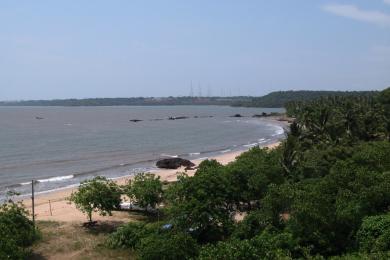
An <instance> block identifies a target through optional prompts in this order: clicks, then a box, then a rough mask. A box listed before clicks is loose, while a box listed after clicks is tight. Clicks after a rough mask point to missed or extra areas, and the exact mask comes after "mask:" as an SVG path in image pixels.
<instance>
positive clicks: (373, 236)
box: [357, 214, 390, 252]
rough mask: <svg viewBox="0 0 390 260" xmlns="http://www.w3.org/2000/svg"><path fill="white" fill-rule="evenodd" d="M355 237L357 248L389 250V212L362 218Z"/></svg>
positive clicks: (364, 250) (374, 250) (367, 250)
mask: <svg viewBox="0 0 390 260" xmlns="http://www.w3.org/2000/svg"><path fill="white" fill-rule="evenodd" d="M357 238H358V242H359V248H360V250H361V251H363V252H386V251H389V250H390V214H386V215H378V216H370V217H366V218H364V219H363V223H362V225H361V227H360V229H359V231H358V233H357Z"/></svg>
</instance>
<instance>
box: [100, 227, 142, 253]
mask: <svg viewBox="0 0 390 260" xmlns="http://www.w3.org/2000/svg"><path fill="white" fill-rule="evenodd" d="M146 233H148V232H147V230H146V226H145V224H143V223H128V224H125V225H123V226H120V227H119V228H118V229H117V230H116V231H115V232H114V233H112V234H111V235H110V236H109V238H108V241H107V244H108V246H109V247H111V248H130V249H134V248H135V247H136V246H137V245H138V243H139V241H140V240H141V238H142V237H143V236H145V234H146Z"/></svg>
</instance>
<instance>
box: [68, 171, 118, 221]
mask: <svg viewBox="0 0 390 260" xmlns="http://www.w3.org/2000/svg"><path fill="white" fill-rule="evenodd" d="M121 193H122V192H121V190H120V189H119V187H118V185H116V184H115V183H114V182H113V181H110V180H108V179H106V178H104V177H95V178H94V179H92V180H86V181H83V182H82V183H81V184H80V186H79V188H78V190H77V191H75V192H73V193H72V194H71V196H70V198H69V201H70V202H73V203H74V204H75V205H76V207H77V208H78V209H80V210H81V211H82V212H84V213H86V214H87V217H88V220H89V222H92V213H93V212H99V213H100V215H102V216H105V215H111V211H113V210H115V209H118V208H119V205H120V203H121Z"/></svg>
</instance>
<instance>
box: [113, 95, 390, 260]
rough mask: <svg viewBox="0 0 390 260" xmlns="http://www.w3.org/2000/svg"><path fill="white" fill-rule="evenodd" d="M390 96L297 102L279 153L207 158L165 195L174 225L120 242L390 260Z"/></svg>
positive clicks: (211, 255) (234, 253)
mask: <svg viewBox="0 0 390 260" xmlns="http://www.w3.org/2000/svg"><path fill="white" fill-rule="evenodd" d="M389 96H390V95H389V89H387V90H385V91H383V92H381V93H379V95H378V96H376V97H373V96H367V95H366V94H363V95H362V96H354V95H353V96H337V97H327V98H320V99H318V100H314V101H308V102H294V103H291V104H290V105H289V106H288V107H287V111H288V113H289V114H290V115H291V116H294V117H295V118H296V120H295V122H294V123H292V124H291V126H290V131H289V133H288V134H287V138H286V140H285V141H284V142H283V143H282V145H281V146H280V147H279V148H277V149H273V150H268V149H261V148H258V147H256V148H253V149H251V150H250V151H248V152H246V153H244V154H242V155H241V156H239V157H238V158H237V160H236V161H235V162H232V163H230V164H228V165H221V164H219V163H218V162H217V161H214V160H206V161H204V162H202V163H201V164H200V165H199V168H198V170H197V172H196V173H195V175H194V176H193V177H189V176H187V175H186V174H182V175H181V176H180V177H179V179H178V181H177V182H176V183H173V184H170V185H169V187H168V189H166V190H164V191H163V196H162V197H163V198H164V200H163V202H164V204H165V207H164V211H165V213H166V214H165V218H164V220H163V221H164V223H165V224H166V225H162V224H159V223H157V224H154V226H153V227H152V228H151V227H148V225H150V224H147V225H144V224H128V225H127V226H124V227H121V228H119V229H118V230H117V231H116V232H115V233H114V234H112V236H111V237H110V241H111V245H112V246H113V247H122V248H123V247H124V248H130V249H133V250H135V251H136V253H137V255H138V256H139V257H140V258H143V259H194V258H199V259H327V258H330V259H386V258H388V257H389V256H390V217H389V216H390V215H389V214H390V212H389V209H390V156H389V155H390V142H389V121H390V117H389V116H390V112H389V104H390V102H389V100H390V99H389ZM148 181H150V180H146V179H142V180H140V182H142V183H143V184H142V185H141V186H146V183H147V182H148ZM160 191H161V190H159V192H160ZM239 214H244V216H245V217H244V219H242V220H238V219H237V217H238V215H239Z"/></svg>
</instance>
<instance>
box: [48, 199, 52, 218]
mask: <svg viewBox="0 0 390 260" xmlns="http://www.w3.org/2000/svg"><path fill="white" fill-rule="evenodd" d="M49 209H50V216H53V213H52V212H51V202H50V200H49Z"/></svg>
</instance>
